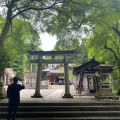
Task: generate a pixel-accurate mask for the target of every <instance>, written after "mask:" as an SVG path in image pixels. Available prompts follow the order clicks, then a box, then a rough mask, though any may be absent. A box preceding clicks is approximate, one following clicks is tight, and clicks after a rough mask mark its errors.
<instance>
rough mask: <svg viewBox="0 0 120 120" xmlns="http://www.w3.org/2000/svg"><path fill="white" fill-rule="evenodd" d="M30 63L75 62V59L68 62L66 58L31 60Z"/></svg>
mask: <svg viewBox="0 0 120 120" xmlns="http://www.w3.org/2000/svg"><path fill="white" fill-rule="evenodd" d="M30 63H50V64H56V63H58V64H61V63H75V61H74V60H68V61H67V62H65V61H64V60H42V61H39V60H30Z"/></svg>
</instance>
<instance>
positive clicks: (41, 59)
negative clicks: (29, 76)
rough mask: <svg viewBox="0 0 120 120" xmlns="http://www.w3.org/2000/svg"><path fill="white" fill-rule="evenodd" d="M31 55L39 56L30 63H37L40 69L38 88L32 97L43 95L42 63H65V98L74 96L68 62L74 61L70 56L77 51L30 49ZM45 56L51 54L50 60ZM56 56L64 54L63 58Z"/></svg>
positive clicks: (38, 71)
mask: <svg viewBox="0 0 120 120" xmlns="http://www.w3.org/2000/svg"><path fill="white" fill-rule="evenodd" d="M28 53H29V55H30V56H38V59H36V60H34V59H33V60H30V63H37V64H38V70H37V80H36V88H35V94H34V95H33V96H31V97H33V98H42V97H43V96H42V95H41V93H40V81H41V80H42V78H41V77H42V64H43V63H47V64H64V74H65V94H64V96H63V98H73V96H71V94H70V88H69V70H68V64H69V63H74V62H75V61H74V60H73V59H69V56H73V55H76V54H77V51H75V50H70V51H28ZM44 56H51V59H50V60H45V59H44ZM56 56H62V58H63V59H60V60H58V59H55V57H56Z"/></svg>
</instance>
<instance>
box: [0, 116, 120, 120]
mask: <svg viewBox="0 0 120 120" xmlns="http://www.w3.org/2000/svg"><path fill="white" fill-rule="evenodd" d="M0 120H6V118H0ZM17 120H120V117H109V116H108V117H60V118H56V117H52V118H43V117H42V118H17Z"/></svg>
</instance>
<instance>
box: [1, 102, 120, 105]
mask: <svg viewBox="0 0 120 120" xmlns="http://www.w3.org/2000/svg"><path fill="white" fill-rule="evenodd" d="M7 105H8V103H2V102H0V106H7ZM89 105H90V106H102V105H110V106H112V105H114V106H119V105H120V102H92V103H82V102H81V103H75V102H74V103H69V102H68V103H20V106H89Z"/></svg>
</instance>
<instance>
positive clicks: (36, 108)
mask: <svg viewBox="0 0 120 120" xmlns="http://www.w3.org/2000/svg"><path fill="white" fill-rule="evenodd" d="M7 110H8V106H0V111H7ZM113 110H116V111H120V106H19V109H18V111H22V112H25V111H113Z"/></svg>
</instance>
